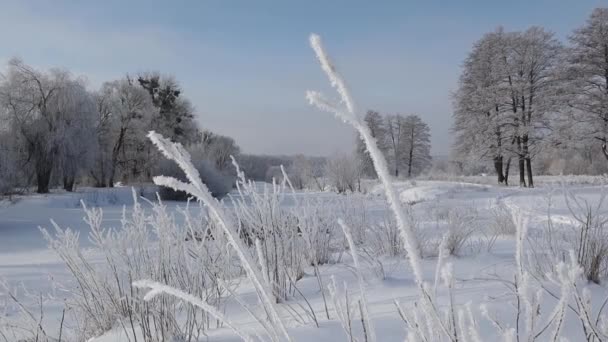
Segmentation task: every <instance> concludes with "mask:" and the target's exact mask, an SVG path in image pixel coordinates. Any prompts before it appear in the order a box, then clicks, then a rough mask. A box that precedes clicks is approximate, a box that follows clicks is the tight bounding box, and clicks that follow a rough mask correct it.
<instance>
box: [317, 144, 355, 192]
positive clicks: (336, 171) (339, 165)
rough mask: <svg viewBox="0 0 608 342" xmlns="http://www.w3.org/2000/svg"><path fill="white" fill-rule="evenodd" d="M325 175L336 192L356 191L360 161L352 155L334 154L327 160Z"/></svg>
mask: <svg viewBox="0 0 608 342" xmlns="http://www.w3.org/2000/svg"><path fill="white" fill-rule="evenodd" d="M325 175H326V177H327V178H328V181H329V183H330V185H331V186H332V187H334V189H335V190H336V191H337V192H339V193H343V192H347V191H351V192H354V191H357V190H358V189H359V181H360V178H361V161H360V160H359V158H358V157H357V156H356V155H354V154H346V153H339V154H335V155H333V156H331V157H329V158H328V159H327V163H326V164H325Z"/></svg>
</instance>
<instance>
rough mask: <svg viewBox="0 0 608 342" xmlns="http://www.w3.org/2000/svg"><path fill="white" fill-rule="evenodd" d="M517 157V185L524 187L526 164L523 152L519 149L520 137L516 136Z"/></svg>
mask: <svg viewBox="0 0 608 342" xmlns="http://www.w3.org/2000/svg"><path fill="white" fill-rule="evenodd" d="M516 140H517V157H518V159H519V160H518V162H519V163H518V164H519V186H520V187H524V188H525V187H526V166H525V164H526V163H525V160H524V154H523V152H522V149H521V137H517V138H516Z"/></svg>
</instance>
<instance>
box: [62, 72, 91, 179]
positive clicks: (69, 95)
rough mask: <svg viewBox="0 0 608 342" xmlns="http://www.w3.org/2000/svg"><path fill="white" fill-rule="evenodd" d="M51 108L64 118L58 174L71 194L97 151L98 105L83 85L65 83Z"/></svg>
mask: <svg viewBox="0 0 608 342" xmlns="http://www.w3.org/2000/svg"><path fill="white" fill-rule="evenodd" d="M52 107H53V108H54V110H56V111H57V112H58V113H61V115H62V122H63V124H62V125H61V131H60V132H58V133H59V134H60V136H61V141H60V144H59V151H58V163H57V164H58V165H57V167H58V171H59V172H60V177H61V180H62V184H63V187H64V189H65V190H67V191H72V190H73V188H74V182H75V181H76V177H78V176H79V175H80V174H81V171H82V170H86V169H88V168H89V167H90V165H91V163H92V161H93V158H94V154H93V153H91V152H92V151H94V150H96V147H97V146H96V144H97V141H96V139H95V127H94V121H95V116H96V112H95V102H94V98H93V96H92V95H91V94H90V93H89V92H88V91H87V89H86V88H85V86H84V83H83V81H81V80H73V81H69V82H66V85H65V86H64V87H63V88H62V90H61V91H60V92H59V93H58V94H57V95H56V96H55V97H54V98H53V101H52Z"/></svg>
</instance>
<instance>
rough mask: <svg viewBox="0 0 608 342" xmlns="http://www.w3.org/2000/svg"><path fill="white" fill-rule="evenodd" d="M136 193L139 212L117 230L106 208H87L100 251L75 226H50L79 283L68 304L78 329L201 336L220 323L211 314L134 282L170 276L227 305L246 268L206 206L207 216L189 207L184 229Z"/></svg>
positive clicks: (159, 337)
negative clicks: (106, 222)
mask: <svg viewBox="0 0 608 342" xmlns="http://www.w3.org/2000/svg"><path fill="white" fill-rule="evenodd" d="M133 196H134V203H135V204H134V206H133V211H132V214H131V215H129V216H126V215H125V217H124V218H123V220H122V225H121V227H119V228H118V229H116V230H114V229H107V228H103V227H102V226H101V224H102V215H103V212H102V210H101V209H89V208H86V207H85V213H86V222H87V224H88V225H89V227H90V229H91V235H90V240H91V242H92V243H93V250H92V251H85V250H84V249H83V248H82V247H80V245H79V242H78V239H79V236H78V233H76V232H73V231H71V230H70V229H61V228H60V227H58V226H57V225H55V224H54V227H55V229H54V231H47V230H43V233H44V236H45V238H46V239H47V241H48V243H49V247H50V248H51V249H52V250H53V251H55V252H56V253H57V254H58V255H59V257H60V258H61V259H62V260H63V262H65V264H66V266H67V268H68V269H69V271H70V272H71V273H72V275H73V277H74V280H75V281H76V283H77V284H78V286H77V287H76V288H75V291H76V293H74V296H72V297H71V298H70V300H69V301H68V302H67V305H68V307H69V308H70V313H71V314H72V315H73V318H74V320H75V322H76V323H77V331H78V333H79V335H80V336H81V337H82V338H86V337H91V336H96V335H99V334H101V333H103V332H105V331H107V330H109V329H111V328H113V327H115V326H119V327H121V328H122V329H123V330H124V332H125V333H126V334H127V335H133V334H135V335H138V336H141V337H142V339H143V340H144V341H149V342H154V341H166V340H170V339H173V338H182V339H186V338H194V337H196V336H201V334H203V333H204V332H205V331H206V330H208V329H209V328H210V327H211V326H212V325H213V324H214V321H210V320H208V319H207V318H206V315H207V313H206V311H202V310H200V309H199V308H197V307H196V306H193V305H183V304H182V303H181V301H179V300H177V299H165V300H152V301H144V298H143V293H142V291H141V290H139V289H137V288H135V287H133V286H132V282H133V281H134V280H136V279H141V278H146V279H153V280H157V281H162V282H163V283H167V284H169V285H173V286H178V287H180V288H184V289H186V290H187V291H189V292H190V293H192V294H194V295H196V296H198V297H199V298H204V299H205V301H207V302H210V303H213V305H215V306H216V307H218V308H219V307H221V306H222V301H223V300H224V299H225V296H226V295H227V293H228V292H227V291H229V290H230V287H231V286H232V285H231V284H232V281H231V279H235V277H237V276H239V275H240V274H241V268H240V267H238V266H236V265H234V264H233V262H232V261H233V258H232V253H230V251H227V250H226V242H225V239H223V235H222V234H221V233H219V231H218V227H217V225H215V224H213V222H212V221H210V220H209V219H208V217H207V216H206V214H205V211H204V210H202V211H201V215H200V216H192V215H191V214H190V213H189V212H188V211H187V210H184V211H182V215H183V216H184V217H183V219H184V221H185V224H184V225H181V226H178V225H177V224H176V223H175V218H174V217H172V216H171V215H170V214H169V213H168V212H167V210H166V208H165V206H164V205H163V204H162V203H156V204H153V205H152V207H151V208H150V210H146V209H145V208H144V207H143V206H142V204H140V203H139V202H138V201H137V197H136V194H135V191H134V192H133ZM192 237H196V238H192ZM91 256H97V257H101V258H103V259H104V260H105V263H104V266H100V265H94V264H93V261H92V260H91ZM220 281H221V282H220ZM197 338H198V337H197Z"/></svg>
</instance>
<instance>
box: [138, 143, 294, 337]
mask: <svg viewBox="0 0 608 342" xmlns="http://www.w3.org/2000/svg"><path fill="white" fill-rule="evenodd" d="M148 137H149V138H150V140H152V142H153V143H154V144H155V145H156V146H157V147H158V149H159V150H160V151H161V152H162V153H163V155H164V156H165V157H167V158H169V159H171V160H173V161H175V162H176V163H177V164H178V165H179V167H180V168H181V169H182V170H183V171H184V173H185V175H186V178H187V179H188V182H187V183H186V182H182V181H179V180H177V179H175V178H171V177H163V176H157V177H154V182H155V183H156V184H157V185H159V186H167V187H171V188H173V189H174V190H179V191H185V192H187V193H189V194H190V195H192V196H193V197H195V198H196V199H197V200H198V201H200V202H201V203H203V204H204V205H205V207H206V208H207V210H208V211H209V215H210V217H211V218H212V220H213V221H214V222H215V224H216V225H217V226H218V227H219V231H221V234H223V235H224V236H225V238H226V241H227V244H228V245H229V246H230V247H231V250H232V251H234V253H235V254H236V256H237V257H238V259H239V260H240V263H241V265H242V267H243V269H244V270H245V273H246V274H247V277H248V278H249V280H250V281H251V283H252V285H253V288H254V289H255V291H256V293H257V295H258V298H259V299H260V302H261V305H262V307H263V308H264V311H265V313H266V317H265V318H261V317H259V316H257V315H255V314H252V316H253V317H254V318H256V320H257V321H258V322H259V323H260V324H261V325H262V327H264V329H265V330H266V332H267V333H268V335H269V338H270V339H271V340H273V341H279V340H280V339H281V336H282V337H283V338H285V339H286V340H287V341H291V337H290V335H289V333H288V332H287V329H286V328H285V325H284V324H283V321H282V319H281V316H280V315H279V312H278V309H277V307H276V305H275V303H274V301H273V296H272V287H271V284H270V282H269V279H267V278H266V277H265V276H264V274H263V273H261V272H260V270H259V269H258V267H257V264H256V262H255V261H254V259H253V258H252V256H251V254H250V250H249V249H248V248H247V246H246V244H245V243H244V242H243V241H242V240H241V236H240V235H239V231H238V229H237V225H236V224H235V223H234V221H233V220H231V218H230V216H229V214H228V213H227V212H226V210H225V208H224V207H223V206H222V205H220V203H219V202H218V201H217V200H216V199H214V198H213V196H212V195H211V193H210V191H209V189H208V188H207V186H206V185H205V184H204V183H203V182H202V181H201V179H200V175H199V173H198V171H197V170H196V168H195V167H194V166H193V165H192V162H191V160H190V155H189V153H188V152H187V151H186V150H185V149H184V148H183V147H182V146H181V145H180V144H178V143H173V142H171V141H169V140H167V139H165V138H163V137H161V136H160V135H158V134H156V133H155V132H150V133H149V134H148ZM141 279H145V277H142V278H141ZM140 284H141V283H140ZM143 284H146V283H143ZM165 285H166V284H165ZM153 291H154V290H153ZM165 292H167V291H165ZM186 302H189V301H188V300H186ZM190 304H191V305H195V303H192V302H190ZM244 307H245V309H246V310H247V311H248V312H250V313H251V312H252V311H251V310H250V309H249V308H247V306H244Z"/></svg>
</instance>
